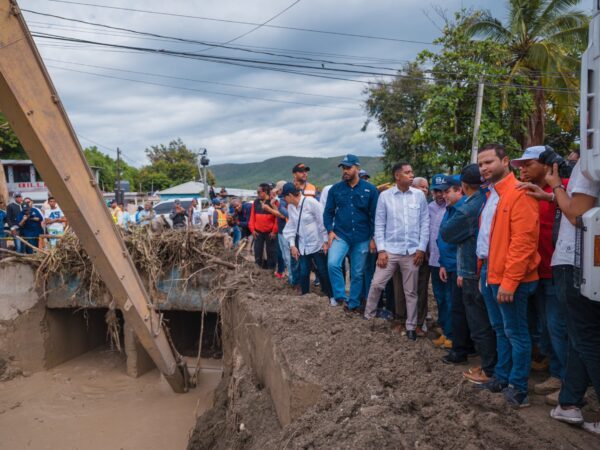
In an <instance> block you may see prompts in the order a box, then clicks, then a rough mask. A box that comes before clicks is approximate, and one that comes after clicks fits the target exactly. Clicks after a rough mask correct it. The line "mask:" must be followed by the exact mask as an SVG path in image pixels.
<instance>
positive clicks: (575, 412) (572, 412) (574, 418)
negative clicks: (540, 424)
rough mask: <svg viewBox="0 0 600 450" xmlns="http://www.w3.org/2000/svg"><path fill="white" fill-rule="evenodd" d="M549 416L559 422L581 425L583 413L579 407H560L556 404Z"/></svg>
mask: <svg viewBox="0 0 600 450" xmlns="http://www.w3.org/2000/svg"><path fill="white" fill-rule="evenodd" d="M550 417H552V418H553V419H556V420H559V421H561V422H565V423H570V424H571V425H581V424H582V423H583V415H582V414H581V410H580V409H579V408H561V406H560V405H558V406H557V407H555V408H552V411H550Z"/></svg>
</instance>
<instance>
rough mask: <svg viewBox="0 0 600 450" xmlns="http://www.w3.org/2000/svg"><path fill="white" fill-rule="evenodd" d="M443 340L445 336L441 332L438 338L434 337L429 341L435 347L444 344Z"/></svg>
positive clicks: (444, 340)
mask: <svg viewBox="0 0 600 450" xmlns="http://www.w3.org/2000/svg"><path fill="white" fill-rule="evenodd" d="M444 342H446V336H444V335H443V334H441V335H440V337H439V338H437V339H434V340H433V341H431V343H432V344H433V346H434V347H436V348H440V347H442V346H443V345H444Z"/></svg>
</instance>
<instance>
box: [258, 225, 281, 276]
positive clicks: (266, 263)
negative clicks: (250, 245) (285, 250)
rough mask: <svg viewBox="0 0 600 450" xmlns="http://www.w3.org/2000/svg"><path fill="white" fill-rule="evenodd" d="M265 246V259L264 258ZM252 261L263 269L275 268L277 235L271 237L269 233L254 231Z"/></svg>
mask: <svg viewBox="0 0 600 450" xmlns="http://www.w3.org/2000/svg"><path fill="white" fill-rule="evenodd" d="M265 247H266V249H267V251H266V253H267V259H266V260H265V258H264V253H265ZM254 261H255V262H256V264H257V265H258V266H259V267H262V268H263V269H275V264H276V263H277V235H275V237H274V238H271V235H270V233H261V232H260V231H257V232H256V239H255V240H254Z"/></svg>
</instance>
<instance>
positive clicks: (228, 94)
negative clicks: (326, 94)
mask: <svg viewBox="0 0 600 450" xmlns="http://www.w3.org/2000/svg"><path fill="white" fill-rule="evenodd" d="M47 67H49V68H52V69H58V70H66V71H68V72H75V73H82V74H86V75H93V76H95V77H101V78H110V79H115V80H122V81H131V82H134V83H142V84H148V85H151V86H161V87H168V88H172V89H181V90H184V91H192V92H200V93H203V94H209V95H223V96H226V97H235V98H245V99H248V100H260V101H264V102H271V103H286V104H290V105H300V106H311V107H315V108H326V109H336V110H342V111H353V112H356V110H357V109H356V108H344V107H341V106H329V105H316V104H313V103H303V102H296V101H291V100H289V101H288V100H276V99H271V98H264V97H253V96H249V95H239V94H231V93H229V92H217V91H207V90H204V89H195V88H190V87H185V86H173V85H170V84H163V83H156V82H154V81H146V80H138V79H132V78H125V77H118V76H115V75H106V74H101V73H95V72H86V71H84V70H76V69H68V68H66V67H58V66H52V65H47Z"/></svg>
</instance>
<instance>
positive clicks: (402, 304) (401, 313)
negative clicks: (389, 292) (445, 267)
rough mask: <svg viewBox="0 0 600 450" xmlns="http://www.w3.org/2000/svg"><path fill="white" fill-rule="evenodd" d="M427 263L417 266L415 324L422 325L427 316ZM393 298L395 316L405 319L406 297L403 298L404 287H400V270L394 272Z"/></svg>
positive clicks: (428, 272) (428, 270) (428, 271)
mask: <svg viewBox="0 0 600 450" xmlns="http://www.w3.org/2000/svg"><path fill="white" fill-rule="evenodd" d="M429 275H430V269H429V264H427V263H426V262H423V264H421V266H420V267H419V282H418V287H417V294H418V296H419V300H418V301H417V325H418V326H420V327H422V326H423V324H424V323H425V319H426V318H427V311H428V305H427V303H428V301H429ZM392 281H393V282H394V298H395V303H396V317H397V318H398V319H399V320H406V299H405V298H404V288H403V287H402V275H401V274H400V272H396V273H394V278H393V279H392Z"/></svg>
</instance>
